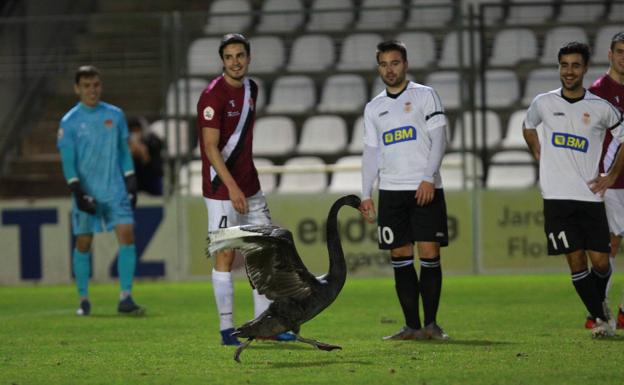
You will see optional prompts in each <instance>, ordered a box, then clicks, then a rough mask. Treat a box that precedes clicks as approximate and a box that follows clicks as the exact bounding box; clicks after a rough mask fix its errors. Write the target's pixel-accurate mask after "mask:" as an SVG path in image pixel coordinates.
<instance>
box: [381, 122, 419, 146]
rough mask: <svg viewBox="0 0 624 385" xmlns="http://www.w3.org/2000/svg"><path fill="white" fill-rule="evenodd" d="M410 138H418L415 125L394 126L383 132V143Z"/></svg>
mask: <svg viewBox="0 0 624 385" xmlns="http://www.w3.org/2000/svg"><path fill="white" fill-rule="evenodd" d="M408 140H416V128H414V127H413V126H405V127H397V128H393V129H391V130H389V131H387V132H385V133H384V134H383V143H384V145H386V146H388V145H391V144H395V143H400V142H406V141H408Z"/></svg>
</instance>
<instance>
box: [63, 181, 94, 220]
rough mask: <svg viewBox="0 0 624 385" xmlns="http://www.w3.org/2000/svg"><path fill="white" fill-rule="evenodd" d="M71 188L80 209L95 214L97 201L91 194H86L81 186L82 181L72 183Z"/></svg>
mask: <svg viewBox="0 0 624 385" xmlns="http://www.w3.org/2000/svg"><path fill="white" fill-rule="evenodd" d="M69 189H70V190H71V192H72V194H74V198H75V199H76V206H78V209H79V210H81V211H84V212H85V213H89V214H91V215H93V214H95V211H96V207H97V202H96V201H95V198H93V197H92V196H91V195H89V194H86V193H85V192H84V191H83V190H82V188H81V187H80V182H78V181H74V182H72V183H70V184H69Z"/></svg>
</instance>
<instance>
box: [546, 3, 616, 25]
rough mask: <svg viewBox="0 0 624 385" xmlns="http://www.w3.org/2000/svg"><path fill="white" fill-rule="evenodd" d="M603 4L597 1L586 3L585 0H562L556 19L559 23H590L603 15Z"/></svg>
mask: <svg viewBox="0 0 624 385" xmlns="http://www.w3.org/2000/svg"><path fill="white" fill-rule="evenodd" d="M605 5H606V4H605V2H598V1H595V2H593V3H588V2H587V1H586V0H576V1H571V0H564V1H562V3H561V5H560V8H559V16H558V17H557V20H558V21H559V22H560V23H591V22H594V21H597V20H598V18H600V17H601V16H603V15H604V13H605Z"/></svg>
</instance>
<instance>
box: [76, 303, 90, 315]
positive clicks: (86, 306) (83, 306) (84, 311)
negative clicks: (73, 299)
mask: <svg viewBox="0 0 624 385" xmlns="http://www.w3.org/2000/svg"><path fill="white" fill-rule="evenodd" d="M89 314H91V302H89V300H88V299H83V300H82V301H80V306H79V307H78V310H76V315H89Z"/></svg>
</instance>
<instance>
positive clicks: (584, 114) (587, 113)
mask: <svg viewBox="0 0 624 385" xmlns="http://www.w3.org/2000/svg"><path fill="white" fill-rule="evenodd" d="M590 121H591V119H590V118H589V112H584V113H583V123H585V125H586V126H588V125H589V122H590Z"/></svg>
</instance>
